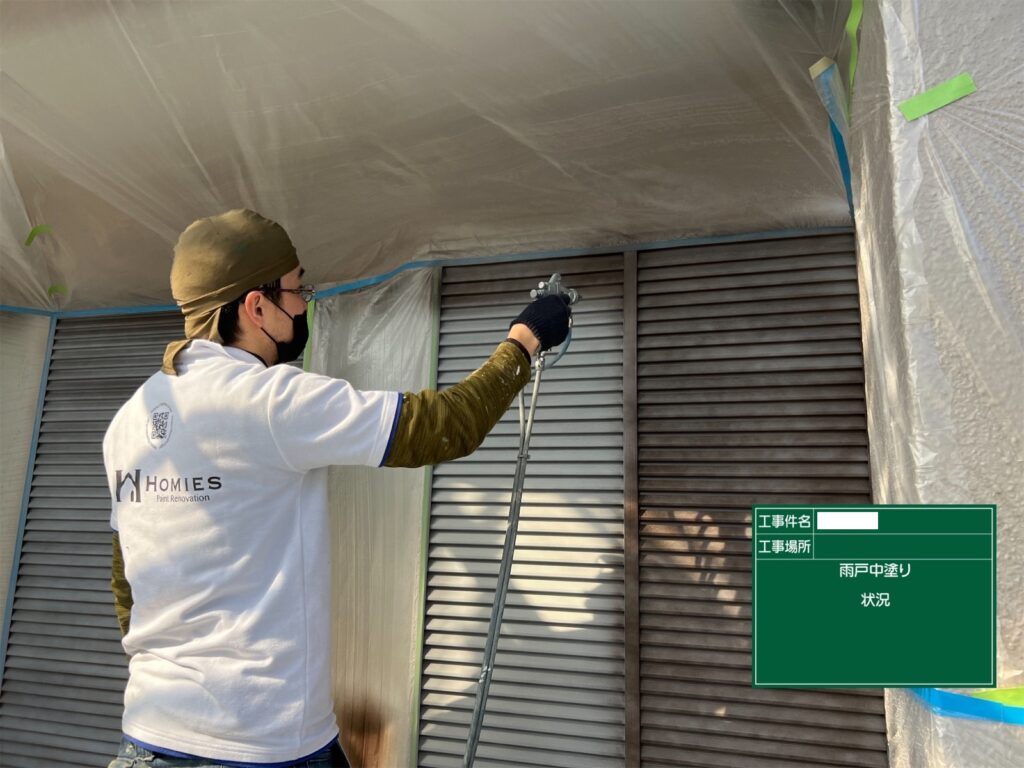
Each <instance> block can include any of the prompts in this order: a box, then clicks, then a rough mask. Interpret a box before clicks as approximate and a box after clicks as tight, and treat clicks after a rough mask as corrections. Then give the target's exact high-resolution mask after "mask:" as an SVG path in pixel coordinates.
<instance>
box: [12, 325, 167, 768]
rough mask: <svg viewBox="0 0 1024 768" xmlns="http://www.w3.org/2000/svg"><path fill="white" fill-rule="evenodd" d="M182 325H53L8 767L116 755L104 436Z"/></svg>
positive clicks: (20, 582) (18, 606) (117, 672)
mask: <svg viewBox="0 0 1024 768" xmlns="http://www.w3.org/2000/svg"><path fill="white" fill-rule="evenodd" d="M181 325H182V320H181V315H179V314H162V315H135V316H130V317H117V318H89V319H65V320H60V321H58V323H57V327H56V332H55V335H54V342H53V354H52V357H51V360H50V368H49V373H48V376H47V382H46V395H45V401H44V405H43V414H42V421H41V423H40V430H39V441H38V446H37V450H36V457H35V464H34V466H33V469H32V489H31V494H30V496H29V503H28V514H27V516H26V520H25V532H24V539H23V542H22V546H21V550H20V554H19V555H18V574H17V582H16V584H15V588H14V608H13V612H12V615H11V626H10V633H9V638H8V644H7V657H6V663H5V665H4V670H3V693H2V695H0V745H2V748H0V756H2V759H0V763H2V764H3V766H4V768H29V766H40V765H46V766H55V767H60V766H67V767H68V768H81V766H85V765H106V764H107V763H108V762H110V760H112V759H113V758H114V756H115V755H116V754H117V745H118V742H119V741H120V738H121V712H122V709H123V697H124V685H125V681H126V680H127V677H128V664H127V659H126V658H125V655H124V651H123V650H122V648H121V633H120V631H119V630H118V626H117V618H116V617H115V615H114V601H113V596H112V594H111V592H110V562H111V541H110V540H111V529H110V494H109V492H108V490H107V485H106V479H105V473H104V470H103V450H102V444H103V435H104V433H105V432H106V429H107V425H108V424H109V423H110V420H111V419H112V418H113V417H114V414H115V413H116V412H117V409H118V408H120V407H121V405H122V404H123V403H124V401H125V400H127V399H128V398H129V397H130V396H131V394H132V393H133V392H134V391H135V389H136V388H137V387H138V386H139V385H140V384H142V382H143V381H145V380H146V379H147V378H148V377H149V376H150V375H152V374H153V373H154V372H156V371H157V370H158V369H159V368H160V360H161V357H162V355H163V350H164V346H165V345H166V344H167V342H169V341H171V340H172V339H175V338H180V336H181V332H182V328H181Z"/></svg>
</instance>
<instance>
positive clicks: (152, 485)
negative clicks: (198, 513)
mask: <svg viewBox="0 0 1024 768" xmlns="http://www.w3.org/2000/svg"><path fill="white" fill-rule="evenodd" d="M221 487H222V483H221V479H220V477H218V476H217V475H213V476H210V477H202V476H199V477H161V476H160V475H143V474H142V470H140V469H135V470H132V471H129V472H125V471H124V470H121V469H119V470H117V473H116V475H115V478H114V500H115V501H133V502H135V503H136V504H141V503H142V494H143V493H147V494H149V493H154V494H156V500H157V501H161V502H168V501H169V502H193V503H195V502H201V501H209V500H210V495H209V493H206V492H207V491H219V490H220V489H221Z"/></svg>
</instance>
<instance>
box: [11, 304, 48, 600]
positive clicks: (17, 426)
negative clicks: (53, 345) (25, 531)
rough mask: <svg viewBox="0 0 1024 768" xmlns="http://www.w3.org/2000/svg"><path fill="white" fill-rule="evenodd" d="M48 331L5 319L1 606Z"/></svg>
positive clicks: (30, 318)
mask: <svg viewBox="0 0 1024 768" xmlns="http://www.w3.org/2000/svg"><path fill="white" fill-rule="evenodd" d="M49 329H50V320H49V318H46V317H42V316H38V315H21V314H13V313H9V312H2V313H0V355H2V356H3V357H2V363H0V446H2V448H0V457H2V458H0V605H6V604H7V587H8V581H9V579H10V574H11V562H12V559H13V557H14V545H15V542H16V540H17V538H18V521H19V519H20V517H21V504H22V498H21V497H22V492H23V491H24V488H25V472H26V470H27V466H26V465H27V463H28V457H29V452H30V450H31V447H32V445H31V443H32V430H33V427H34V426H35V418H36V400H37V398H38V396H39V378H40V376H41V375H42V371H43V362H44V360H45V359H46V340H47V337H48V336H49Z"/></svg>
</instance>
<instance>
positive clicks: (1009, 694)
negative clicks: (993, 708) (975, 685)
mask: <svg viewBox="0 0 1024 768" xmlns="http://www.w3.org/2000/svg"><path fill="white" fill-rule="evenodd" d="M971 696H974V697H975V698H978V699H988V700H989V701H998V702H999V703H1000V704H1008V705H1009V706H1011V707H1024V686H1022V687H1020V688H996V689H995V690H992V691H975V692H974V693H972V694H971Z"/></svg>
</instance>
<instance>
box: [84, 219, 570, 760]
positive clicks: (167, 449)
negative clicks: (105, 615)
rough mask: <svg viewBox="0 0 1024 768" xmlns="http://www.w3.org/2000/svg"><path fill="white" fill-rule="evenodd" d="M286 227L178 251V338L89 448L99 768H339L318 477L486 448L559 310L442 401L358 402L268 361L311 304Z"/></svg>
mask: <svg viewBox="0 0 1024 768" xmlns="http://www.w3.org/2000/svg"><path fill="white" fill-rule="evenodd" d="M302 275H303V270H302V267H301V266H300V265H299V262H298V257H297V255H296V252H295V248H294V246H293V245H292V243H291V241H290V239H289V238H288V235H287V234H286V233H285V231H284V229H283V228H282V227H281V226H280V225H278V224H276V223H274V222H272V221H269V220H268V219H265V218H263V217H262V216H260V215H259V214H256V213H254V212H252V211H246V210H237V211H230V212H228V213H225V214H222V215H220V216H214V217H212V218H208V219H201V220H200V221H197V222H195V223H194V224H192V225H191V226H190V227H189V228H188V229H186V230H185V232H184V233H183V234H182V235H181V237H180V239H179V240H178V243H177V245H176V246H175V253H174V262H173V265H172V268H171V289H172V293H173V294H174V298H175V300H176V301H177V302H178V304H179V305H180V306H181V308H182V312H183V314H184V316H185V335H186V337H187V338H186V339H183V340H181V341H178V342H174V343H172V344H170V345H169V346H168V347H167V351H166V353H165V355H164V364H163V367H162V369H161V371H160V372H158V373H156V374H154V375H153V376H152V377H150V379H149V380H148V381H146V383H145V384H143V385H142V386H141V387H140V388H139V389H138V390H137V391H136V392H135V394H134V395H133V396H132V397H131V399H130V400H129V401H128V402H127V403H125V405H124V406H123V407H122V408H121V409H120V411H118V413H117V415H116V416H115V417H114V420H113V421H112V422H111V424H110V427H109V429H108V430H107V434H106V436H105V438H104V441H103V455H104V463H105V465H106V471H107V477H108V482H109V484H110V490H111V496H112V499H113V508H112V513H111V526H112V527H113V529H114V539H113V544H114V568H113V578H112V586H113V589H114V593H115V596H116V604H117V613H118V620H119V622H120V624H121V629H122V632H123V633H124V637H123V640H122V644H123V646H124V649H125V652H126V653H127V654H128V655H129V657H130V662H129V673H130V675H129V680H128V685H127V688H126V690H125V710H124V716H123V720H122V729H123V731H124V739H123V740H122V744H121V750H120V752H119V755H118V757H117V758H116V759H115V760H114V761H113V762H111V763H110V768H129V766H135V765H136V764H138V765H146V766H151V767H152V768H160V766H192V767H199V766H203V767H206V768H219V767H220V766H282V767H283V766H309V767H310V768H312V767H313V766H345V765H347V764H348V763H347V762H346V760H345V757H344V754H343V752H342V751H341V747H340V744H339V742H338V727H337V724H336V722H335V718H334V707H333V700H332V693H331V689H332V686H331V676H330V663H329V656H330V606H329V591H330V589H329V587H330V585H329V573H330V565H329V555H330V552H329V550H328V541H329V536H328V510H327V471H326V468H327V467H328V466H331V465H337V464H364V465H370V466H382V465H383V466H391V467H417V466H423V465H425V464H430V463H437V462H441V461H449V460H452V459H456V458H459V457H460V456H464V455H466V454H468V453H471V452H472V451H474V450H476V448H477V447H478V446H479V445H480V443H481V442H482V441H483V439H484V437H485V436H486V434H487V433H488V432H489V431H490V430H491V428H492V427H493V426H494V424H495V423H496V422H497V421H498V419H499V418H501V415H502V413H504V412H505V410H506V409H507V408H508V406H509V404H510V403H511V401H512V398H513V397H514V396H515V394H516V393H517V392H518V391H519V390H520V389H521V388H522V387H523V386H524V385H525V383H526V382H527V381H528V379H529V376H530V367H531V366H530V361H531V355H532V354H535V353H536V352H537V351H538V350H539V349H549V348H550V347H552V346H555V345H557V344H560V343H561V342H562V341H563V340H564V339H565V336H566V333H567V331H568V324H569V315H570V313H569V308H568V306H567V305H566V303H565V302H564V301H563V300H561V299H559V298H558V297H553V296H551V297H547V298H545V299H541V300H539V301H536V302H534V303H532V304H530V305H529V306H528V307H527V308H526V309H525V310H524V311H523V313H522V314H521V315H520V316H519V317H518V318H517V319H516V321H515V322H514V323H513V324H512V325H511V327H510V330H509V338H508V340H506V341H504V342H502V343H501V344H500V345H499V346H498V348H497V349H496V350H495V352H494V354H493V355H492V356H491V357H490V359H488V360H487V361H486V362H485V363H484V364H483V365H482V366H481V367H480V368H479V369H478V370H477V371H475V372H474V373H472V374H471V375H470V376H468V377H467V378H466V379H465V380H463V381H462V382H460V383H459V384H457V385H455V386H453V387H451V388H449V389H448V390H445V391H444V392H433V391H424V392H420V393H419V394H413V393H405V394H402V393H398V392H378V391H358V390H356V389H354V388H353V387H352V386H351V385H349V384H348V383H347V382H345V381H342V380H340V379H332V378H329V377H326V376H319V375H316V374H311V373H304V372H302V371H300V370H298V369H297V368H295V367H292V366H287V365H280V364H281V363H287V362H289V361H291V360H294V359H296V358H297V357H298V356H299V355H300V354H301V352H302V349H303V347H304V346H305V343H306V318H305V309H306V302H307V301H308V300H309V298H310V296H311V295H312V290H311V289H310V288H309V287H308V286H303V285H301V279H302Z"/></svg>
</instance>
